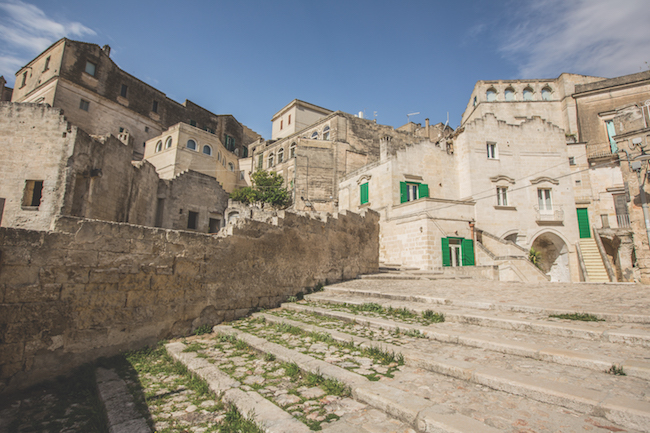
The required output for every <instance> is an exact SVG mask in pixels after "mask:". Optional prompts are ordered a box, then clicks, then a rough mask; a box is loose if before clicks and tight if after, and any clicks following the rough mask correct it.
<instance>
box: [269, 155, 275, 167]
mask: <svg viewBox="0 0 650 433" xmlns="http://www.w3.org/2000/svg"><path fill="white" fill-rule="evenodd" d="M273 158H274V157H273V153H270V154H269V159H268V168H271V167H273V165H274V164H273V162H274V160H273Z"/></svg>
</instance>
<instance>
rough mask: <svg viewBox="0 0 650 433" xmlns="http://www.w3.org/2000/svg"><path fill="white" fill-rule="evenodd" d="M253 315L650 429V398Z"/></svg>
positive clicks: (425, 366)
mask: <svg viewBox="0 0 650 433" xmlns="http://www.w3.org/2000/svg"><path fill="white" fill-rule="evenodd" d="M253 316H256V317H264V318H265V319H266V320H267V321H269V322H272V323H282V322H285V323H288V324H291V325H294V326H299V327H301V328H303V329H307V330H311V331H316V332H325V333H328V334H330V335H331V336H332V337H333V338H334V339H336V340H339V341H346V342H347V341H350V340H352V341H354V342H355V343H360V344H361V345H362V346H366V347H373V346H374V347H377V346H380V347H382V348H384V349H387V350H389V351H392V352H395V353H402V355H403V356H404V361H405V363H406V364H407V365H409V366H412V367H416V368H422V369H425V370H428V371H431V372H433V373H438V374H443V375H445V376H450V377H454V378H456V379H461V380H464V381H466V382H470V383H475V384H479V385H483V386H486V387H488V388H492V389H495V390H497V391H503V392H507V393H510V394H514V395H519V396H522V397H526V398H529V399H531V400H535V401H541V402H543V403H548V404H552V405H555V406H561V407H565V408H568V409H571V410H575V411H576V412H580V413H583V414H586V415H592V416H599V417H604V418H606V419H608V420H609V421H611V422H614V423H617V424H619V425H621V426H625V427H628V428H634V429H637V430H640V431H643V432H650V403H648V402H644V401H639V400H634V399H630V398H627V397H623V396H611V395H610V393H609V392H602V391H594V390H590V389H585V388H581V387H578V386H575V385H568V384H563V383H558V382H553V381H548V380H545V379H542V378H537V377H530V376H527V375H523V374H520V373H513V372H504V371H502V370H499V369H496V368H491V367H483V366H480V365H476V364H472V363H470V362H465V361H456V360H451V359H441V360H436V359H432V356H431V354H425V353H421V352H418V351H416V350H410V349H404V348H401V347H399V346H395V345H392V344H389V343H379V344H378V343H377V342H374V341H372V340H369V339H367V338H364V337H358V336H356V335H351V334H345V333H343V332H340V331H334V330H331V329H326V328H320V327H318V326H315V325H309V324H306V323H302V322H296V321H292V320H287V319H285V318H282V317H277V316H272V315H270V314H265V313H255V314H254V315H253ZM409 398H411V397H409Z"/></svg>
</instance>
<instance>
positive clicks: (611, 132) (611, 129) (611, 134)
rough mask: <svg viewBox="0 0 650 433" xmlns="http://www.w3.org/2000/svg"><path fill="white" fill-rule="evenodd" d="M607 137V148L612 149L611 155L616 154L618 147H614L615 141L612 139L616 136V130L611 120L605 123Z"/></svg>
mask: <svg viewBox="0 0 650 433" xmlns="http://www.w3.org/2000/svg"><path fill="white" fill-rule="evenodd" d="M607 135H608V137H609V146H610V147H611V149H612V153H616V152H617V151H618V146H617V145H616V140H614V139H613V138H612V137H614V136H615V135H616V128H614V122H613V121H612V120H610V121H609V122H607Z"/></svg>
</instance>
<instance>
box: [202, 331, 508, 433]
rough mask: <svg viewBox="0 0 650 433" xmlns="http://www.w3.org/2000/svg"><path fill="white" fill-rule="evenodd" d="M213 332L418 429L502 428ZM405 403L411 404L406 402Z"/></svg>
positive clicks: (256, 341) (299, 356)
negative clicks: (329, 382) (344, 389)
mask: <svg viewBox="0 0 650 433" xmlns="http://www.w3.org/2000/svg"><path fill="white" fill-rule="evenodd" d="M213 331H214V332H217V333H225V334H234V335H235V336H236V337H237V338H239V339H241V340H243V341H244V342H246V343H247V344H248V345H249V346H251V347H252V348H253V349H255V350H258V351H260V352H263V353H271V354H273V355H275V357H276V359H277V360H279V361H284V362H294V363H296V364H297V365H298V367H299V368H300V369H302V370H304V371H308V372H311V373H315V374H321V375H323V376H324V377H326V378H329V379H335V380H338V381H339V382H341V383H343V384H344V385H346V386H349V387H350V390H351V394H352V397H353V398H354V399H355V400H357V401H360V402H362V403H365V404H368V405H369V406H372V407H374V408H375V409H378V410H381V411H383V412H384V413H386V414H388V415H390V416H391V417H393V418H395V419H397V420H399V421H402V422H404V423H407V424H409V425H411V426H412V427H413V428H415V429H416V430H418V431H421V432H435V433H446V432H448V433H475V432H478V431H480V432H485V433H496V432H498V431H499V430H496V429H494V428H492V427H490V426H488V425H486V424H484V423H482V422H480V421H477V420H475V419H474V418H471V417H468V416H465V415H462V414H459V413H456V412H454V411H453V410H451V409H450V408H448V407H445V406H441V405H432V404H431V402H430V401H428V400H426V399H424V398H422V397H417V396H414V395H410V394H408V393H406V392H404V391H402V390H400V389H397V388H394V387H392V386H390V385H388V384H386V383H383V382H373V381H369V380H367V379H366V378H365V377H363V376H360V375H359V374H356V373H352V372H350V371H348V370H346V369H344V368H341V367H338V366H336V365H332V364H329V363H327V362H325V361H321V360H320V359H316V358H314V357H312V356H309V355H305V354H304V353H300V352H297V351H294V350H291V349H287V348H285V347H283V346H280V345H279V344H275V343H271V342H269V341H267V340H265V339H263V338H260V337H257V336H255V335H252V334H248V333H246V332H243V331H240V330H238V329H235V328H233V327H231V326H227V325H217V326H215V327H214V328H213ZM406 402H408V404H405V403H406Z"/></svg>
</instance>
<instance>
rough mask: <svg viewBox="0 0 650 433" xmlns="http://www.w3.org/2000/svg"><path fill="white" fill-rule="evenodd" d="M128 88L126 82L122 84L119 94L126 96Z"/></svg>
mask: <svg viewBox="0 0 650 433" xmlns="http://www.w3.org/2000/svg"><path fill="white" fill-rule="evenodd" d="M128 90H129V87H128V86H127V85H126V84H122V88H121V89H120V96H121V97H123V98H126V92H127V91H128Z"/></svg>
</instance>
